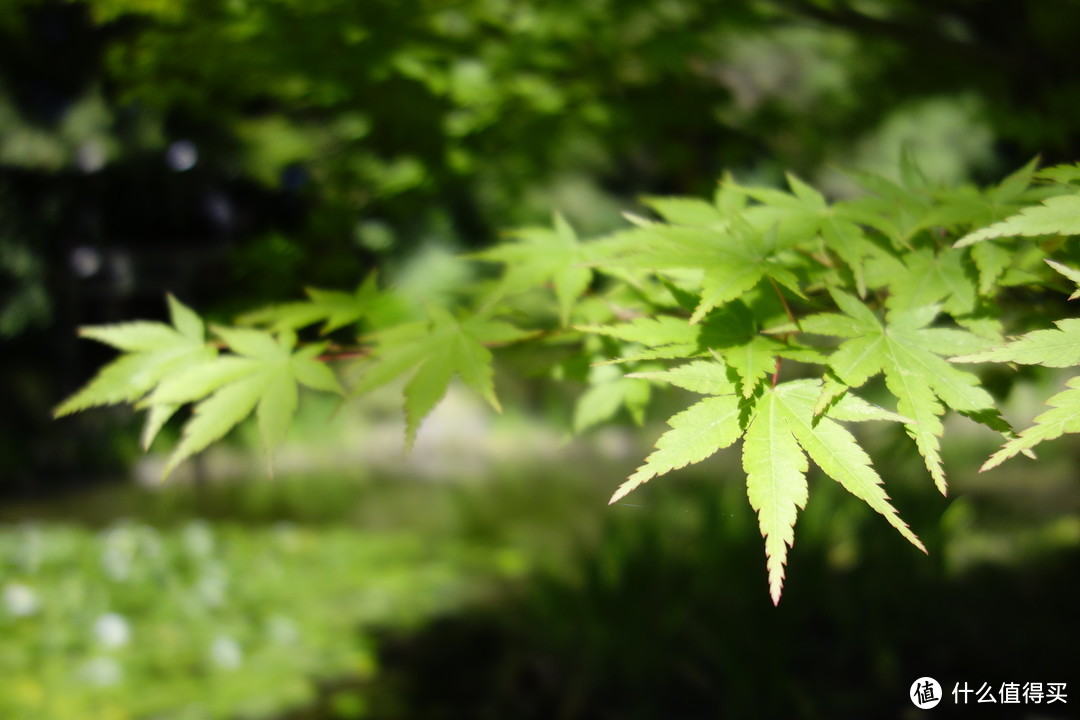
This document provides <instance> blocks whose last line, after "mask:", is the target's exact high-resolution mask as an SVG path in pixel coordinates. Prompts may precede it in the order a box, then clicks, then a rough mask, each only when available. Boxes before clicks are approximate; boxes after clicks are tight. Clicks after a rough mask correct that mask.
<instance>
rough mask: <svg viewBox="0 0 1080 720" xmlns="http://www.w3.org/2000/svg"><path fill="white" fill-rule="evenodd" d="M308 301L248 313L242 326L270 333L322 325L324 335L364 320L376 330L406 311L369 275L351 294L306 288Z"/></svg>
mask: <svg viewBox="0 0 1080 720" xmlns="http://www.w3.org/2000/svg"><path fill="white" fill-rule="evenodd" d="M304 292H305V293H307V296H308V300H307V301H302V302H292V303H284V304H281V305H274V306H271V307H268V308H264V309H262V310H256V311H255V312H251V313H247V314H246V315H244V316H242V317H241V318H240V320H239V322H240V324H242V325H267V326H269V327H270V329H271V330H273V331H275V332H276V331H279V330H296V329H297V328H302V327H307V326H308V325H315V324H317V323H323V327H322V329H321V330H320V332H321V333H322V334H323V335H325V334H327V333H330V332H333V331H334V330H337V329H338V328H343V327H346V326H348V325H353V324H356V323H359V322H360V321H361V320H367V321H368V322H370V323H371V325H372V326H374V327H376V328H379V327H384V326H387V325H390V324H393V323H394V322H398V321H401V320H403V319H405V318H406V317H407V315H408V313H407V310H406V309H405V307H404V303H402V302H401V301H400V300H399V299H398V298H397V297H396V296H395V295H393V294H392V293H389V292H385V291H380V290H379V288H378V285H377V283H376V279H375V274H374V273H372V274H371V275H369V276H368V277H367V279H366V280H364V282H362V283H361V284H360V285H358V286H357V288H356V290H354V291H353V292H351V293H348V292H341V291H339V290H320V289H319V288H305V289H304Z"/></svg>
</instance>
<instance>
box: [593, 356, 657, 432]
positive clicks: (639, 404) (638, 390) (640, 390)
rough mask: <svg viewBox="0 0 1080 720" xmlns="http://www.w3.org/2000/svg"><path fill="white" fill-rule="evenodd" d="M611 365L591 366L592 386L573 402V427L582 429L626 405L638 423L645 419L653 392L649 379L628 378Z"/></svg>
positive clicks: (612, 414) (603, 420)
mask: <svg viewBox="0 0 1080 720" xmlns="http://www.w3.org/2000/svg"><path fill="white" fill-rule="evenodd" d="M628 377H632V376H624V375H623V374H622V373H621V372H619V371H618V370H616V369H615V368H614V367H613V366H611V365H598V366H593V367H592V368H590V373H589V383H590V384H589V388H588V390H586V391H585V392H584V393H582V395H581V397H580V398H578V401H577V403H576V404H575V405H574V417H573V428H574V432H576V433H580V432H583V431H585V430H587V429H589V428H591V427H595V426H596V425H599V424H600V423H603V422H606V421H607V420H610V419H611V418H612V417H614V416H615V414H616V413H617V412H619V410H620V409H622V408H626V411H627V413H629V415H630V418H631V419H632V420H633V421H634V422H635V423H636V424H638V425H641V424H642V423H643V422H644V421H645V408H646V407H648V404H649V397H650V395H651V394H652V393H651V391H650V388H649V385H648V383H642V382H635V381H634V380H628V379H627V378H628Z"/></svg>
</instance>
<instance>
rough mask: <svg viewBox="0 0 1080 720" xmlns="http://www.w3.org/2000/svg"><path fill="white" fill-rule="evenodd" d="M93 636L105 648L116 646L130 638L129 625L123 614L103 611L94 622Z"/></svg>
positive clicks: (121, 644) (121, 645)
mask: <svg viewBox="0 0 1080 720" xmlns="http://www.w3.org/2000/svg"><path fill="white" fill-rule="evenodd" d="M94 637H95V638H97V641H98V642H99V643H101V644H102V645H104V646H105V647H107V648H118V647H123V646H124V645H127V644H128V641H129V640H131V625H130V624H128V621H127V620H126V619H125V618H124V616H123V615H118V614H117V613H105V614H104V615H102V616H101V617H99V618H98V619H97V620H96V621H95V622H94Z"/></svg>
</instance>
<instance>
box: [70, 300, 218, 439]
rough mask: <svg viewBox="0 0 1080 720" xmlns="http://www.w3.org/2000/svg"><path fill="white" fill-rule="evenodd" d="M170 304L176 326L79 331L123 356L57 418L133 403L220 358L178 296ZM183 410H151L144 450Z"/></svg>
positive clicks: (156, 324)
mask: <svg viewBox="0 0 1080 720" xmlns="http://www.w3.org/2000/svg"><path fill="white" fill-rule="evenodd" d="M167 299H168V305H169V317H170V320H171V321H172V326H169V325H166V324H164V323H159V322H146V321H140V322H130V323H120V324H118V325H96V326H88V327H83V328H80V329H79V334H80V335H81V336H82V337H85V338H90V339H92V340H97V341H98V342H102V343H105V344H106V345H111V346H112V347H114V348H116V349H118V350H121V351H122V352H123V354H122V355H121V356H120V357H119V358H117V359H115V360H113V361H112V362H110V363H109V364H107V365H106V366H105V367H103V368H102V369H101V370H100V371H99V372H98V374H97V375H96V376H94V378H93V379H92V380H91V381H90V382H89V383H87V385H86V386H85V387H83V388H82V389H81V390H79V391H78V392H77V393H75V394H74V395H72V396H71V397H69V398H68V399H67V400H65V401H64V402H62V403H61V404H60V405H59V406H57V408H56V409H55V411H54V414H55V416H56V417H61V416H63V415H69V414H71V413H74V412H79V411H81V410H86V409H87V408H91V407H96V406H99V405H116V404H119V403H133V402H135V401H137V400H139V399H140V398H142V397H143V396H144V395H146V394H147V393H148V392H150V390H152V389H153V388H154V386H155V385H157V384H158V383H159V382H160V381H161V380H162V379H163V378H166V377H169V376H171V375H172V374H174V373H178V372H182V371H183V370H185V369H186V368H188V367H191V366H193V365H198V364H201V363H203V362H206V361H209V360H212V359H213V358H215V357H217V350H216V349H215V348H214V347H212V346H210V345H209V344H207V343H206V339H205V334H206V330H205V327H204V326H203V322H202V320H201V319H200V318H199V316H198V315H197V314H196V313H195V312H193V311H192V310H191V309H190V308H188V307H187V306H186V305H184V304H183V303H181V302H180V301H179V300H177V299H176V298H175V297H173V296H172V295H168V296H167ZM178 407H179V406H178V405H172V406H166V405H160V406H156V407H153V408H151V409H150V410H149V412H148V413H147V416H146V421H145V422H144V424H143V431H142V438H141V443H142V446H143V449H146V448H149V447H150V444H151V443H152V442H153V440H154V437H155V436H156V435H157V434H158V432H159V431H160V430H161V428H162V426H163V425H164V424H165V423H166V422H167V421H168V419H169V418H170V417H172V415H173V413H175V412H176V410H177V408H178Z"/></svg>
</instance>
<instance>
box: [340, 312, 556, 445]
mask: <svg viewBox="0 0 1080 720" xmlns="http://www.w3.org/2000/svg"><path fill="white" fill-rule="evenodd" d="M428 312H429V315H430V317H431V319H430V321H429V322H412V323H407V324H405V325H401V326H398V327H395V328H391V329H388V330H386V331H383V332H380V333H376V334H375V335H374V339H375V342H376V344H375V347H374V349H373V350H372V353H371V358H370V359H369V360H367V361H365V362H364V363H363V364H362V366H361V369H362V371H363V374H362V375H361V376H360V378H359V380H358V382H357V383H356V385H355V387H354V388H353V390H352V394H354V395H359V394H362V393H366V392H370V391H371V390H374V389H375V388H378V387H381V386H383V385H385V384H387V383H389V382H391V381H393V380H395V379H396V378H398V377H401V376H402V375H405V374H406V373H409V372H412V373H413V374H412V377H411V378H410V379H409V381H408V383H406V385H405V391H404V392H405V445H406V449H408V448H411V447H412V444H413V441H414V440H415V439H416V431H417V429H418V428H419V427H420V423H421V421H423V419H424V418H425V417H426V416H427V414H428V413H429V412H431V411H432V410H433V409H434V408H435V406H436V405H437V404H438V402H439V401H440V400H441V399H442V398H443V396H444V395H445V394H446V390H447V388H448V387H449V385H450V380H451V378H452V377H453V376H454V375H455V374H456V375H458V376H459V377H460V378H461V379H462V381H464V383H465V384H466V385H467V386H469V387H470V388H472V389H473V390H475V391H476V392H477V393H479V394H480V396H481V397H483V398H484V399H485V400H486V401H487V402H488V403H489V404H490V405H491V406H492V407H493V408H494V409H495V410H496V411H501V409H502V408H501V407H500V405H499V400H498V398H497V397H496V395H495V383H494V380H493V377H494V373H493V370H492V367H491V363H492V355H491V351H490V350H488V349H487V347H485V344H486V343H492V344H506V343H511V342H516V341H518V340H521V339H524V338H527V337H531V336H533V335H535V333H534V332H529V331H525V330H519V329H518V328H516V327H514V326H513V325H510V324H509V323H505V322H500V321H497V320H491V319H490V318H486V317H484V316H482V315H474V316H471V317H469V318H466V319H465V320H458V319H457V318H455V317H454V316H453V315H452V314H451V313H450V312H449V311H448V310H446V309H444V308H441V307H438V306H432V307H430V308H429V309H428Z"/></svg>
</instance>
